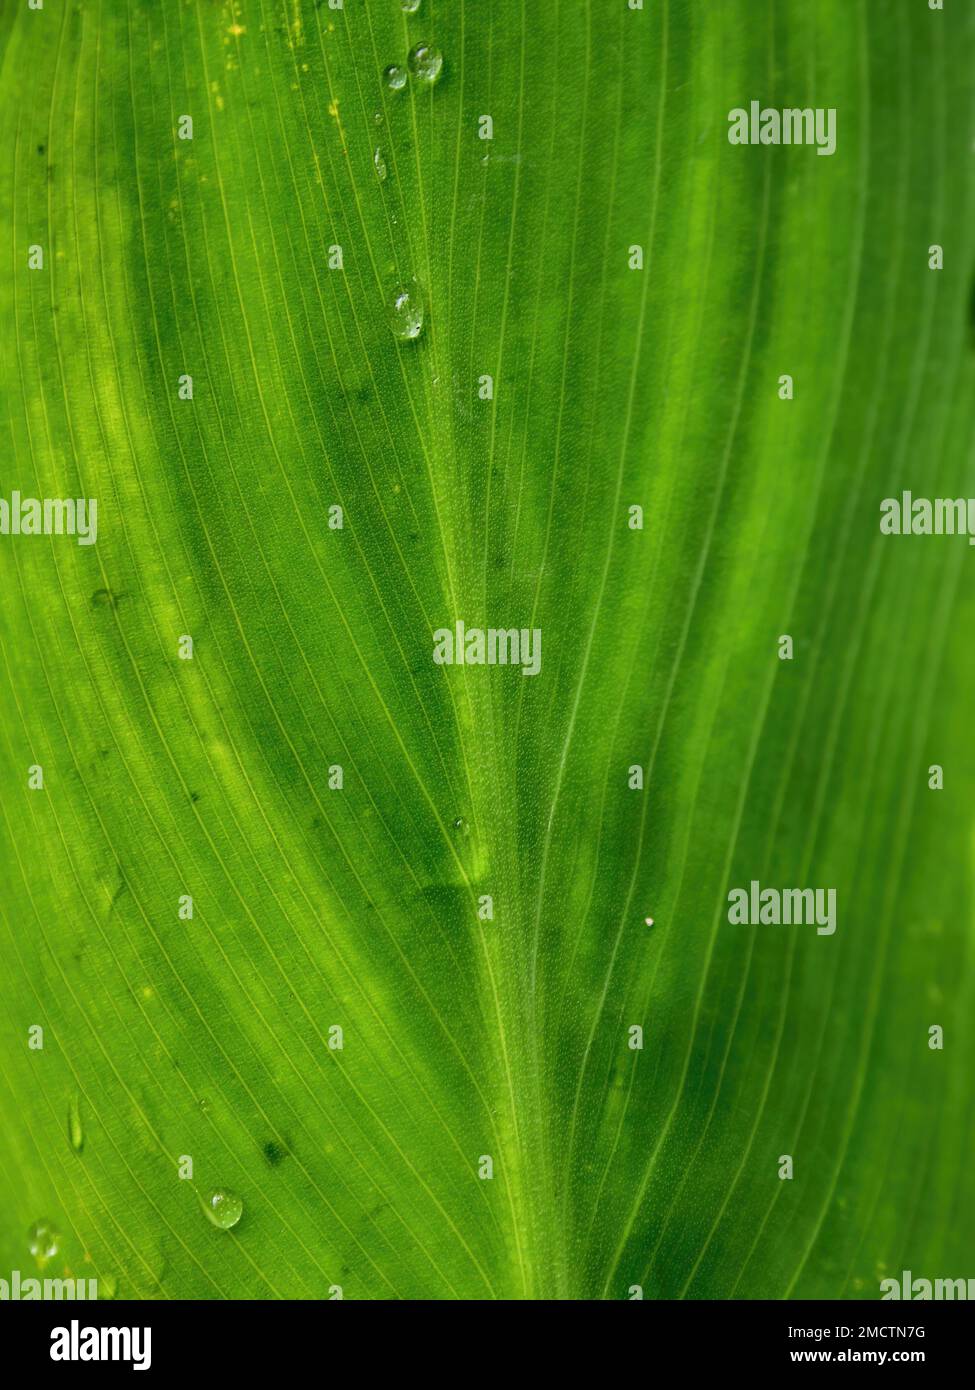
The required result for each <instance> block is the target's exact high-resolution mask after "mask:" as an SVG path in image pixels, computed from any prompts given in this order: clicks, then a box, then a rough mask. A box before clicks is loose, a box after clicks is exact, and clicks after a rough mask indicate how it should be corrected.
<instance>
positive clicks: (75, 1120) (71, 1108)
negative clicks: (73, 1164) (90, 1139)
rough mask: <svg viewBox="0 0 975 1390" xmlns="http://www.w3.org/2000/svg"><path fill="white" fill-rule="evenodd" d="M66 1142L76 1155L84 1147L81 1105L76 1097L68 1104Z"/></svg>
mask: <svg viewBox="0 0 975 1390" xmlns="http://www.w3.org/2000/svg"><path fill="white" fill-rule="evenodd" d="M68 1141H69V1143H70V1144H71V1147H72V1148H73V1149H74V1151H75V1153H76V1154H80V1153H81V1150H82V1149H83V1148H84V1147H85V1131H84V1130H83V1129H82V1127H81V1104H80V1102H79V1100H78V1097H77V1096H72V1097H71V1099H70V1101H69V1102H68Z"/></svg>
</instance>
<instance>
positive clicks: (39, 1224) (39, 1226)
mask: <svg viewBox="0 0 975 1390" xmlns="http://www.w3.org/2000/svg"><path fill="white" fill-rule="evenodd" d="M27 1238H28V1241H29V1242H30V1253H31V1254H32V1255H36V1256H37V1258H38V1259H39V1260H52V1259H53V1258H54V1256H55V1255H56V1254H57V1253H58V1251H59V1250H60V1248H61V1235H60V1232H58V1231H56V1230H55V1229H54V1227H53V1226H52V1225H51V1223H50V1221H35V1222H34V1224H33V1226H31V1228H30V1230H29V1231H28V1232H27Z"/></svg>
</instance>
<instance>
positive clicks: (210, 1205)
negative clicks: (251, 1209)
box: [205, 1187, 244, 1231]
mask: <svg viewBox="0 0 975 1390" xmlns="http://www.w3.org/2000/svg"><path fill="white" fill-rule="evenodd" d="M205 1210H206V1214H207V1216H208V1217H209V1219H210V1220H211V1221H212V1222H213V1224H214V1226H217V1227H218V1228H219V1229H220V1230H221V1231H229V1230H230V1228H231V1226H236V1225H237V1222H238V1221H239V1220H240V1218H241V1215H242V1213H243V1210H244V1204H243V1202H242V1201H241V1200H240V1198H239V1197H238V1196H237V1194H236V1192H229V1191H228V1190H227V1188H225V1187H217V1188H215V1189H214V1190H213V1192H211V1193H210V1195H209V1197H208V1198H207V1200H206V1207H205Z"/></svg>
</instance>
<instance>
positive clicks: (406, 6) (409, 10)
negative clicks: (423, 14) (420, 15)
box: [399, 0, 420, 14]
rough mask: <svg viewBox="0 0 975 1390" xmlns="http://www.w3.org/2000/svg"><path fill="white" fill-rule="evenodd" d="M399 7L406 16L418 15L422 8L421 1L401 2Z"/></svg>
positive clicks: (406, 0)
mask: <svg viewBox="0 0 975 1390" xmlns="http://www.w3.org/2000/svg"><path fill="white" fill-rule="evenodd" d="M399 7H400V9H401V10H402V11H403V13H404V14H416V12H417V10H418V9H419V8H420V0H400V6H399Z"/></svg>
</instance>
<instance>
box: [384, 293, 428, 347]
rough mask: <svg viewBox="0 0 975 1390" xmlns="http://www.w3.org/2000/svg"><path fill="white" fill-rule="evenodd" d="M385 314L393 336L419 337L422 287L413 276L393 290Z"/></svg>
mask: <svg viewBox="0 0 975 1390" xmlns="http://www.w3.org/2000/svg"><path fill="white" fill-rule="evenodd" d="M386 316H387V318H388V320H389V326H390V328H391V329H392V330H393V337H394V338H402V339H410V338H419V336H420V332H421V330H422V328H423V287H422V286H421V284H420V282H419V280H417V279H415V278H413V279H410V280H408V281H407V282H406V284H405V285H400V286H399V288H398V289H396V290H394V291H393V294H392V296H391V297H390V300H389V303H388V305H387V306H386Z"/></svg>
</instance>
